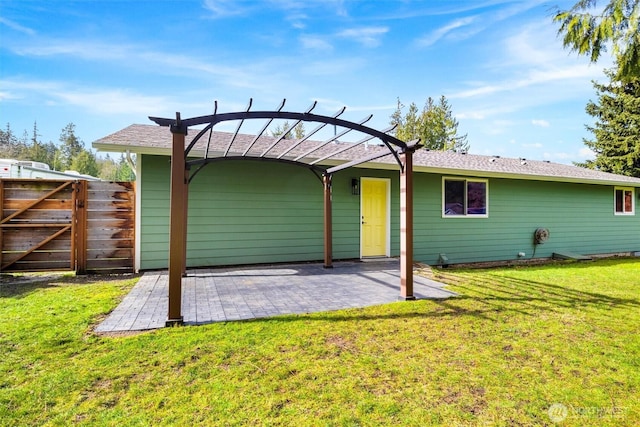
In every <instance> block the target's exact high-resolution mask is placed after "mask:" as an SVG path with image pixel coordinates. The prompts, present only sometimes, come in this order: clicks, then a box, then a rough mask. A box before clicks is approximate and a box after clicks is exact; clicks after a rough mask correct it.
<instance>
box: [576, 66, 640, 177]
mask: <svg viewBox="0 0 640 427" xmlns="http://www.w3.org/2000/svg"><path fill="white" fill-rule="evenodd" d="M605 73H606V74H607V76H608V77H609V79H610V81H609V83H607V84H599V83H597V82H594V83H593V85H594V87H595V88H596V91H597V92H598V101H597V103H596V102H593V101H589V103H588V104H587V107H586V111H587V113H588V114H589V115H590V116H592V117H594V118H595V119H596V122H595V124H594V125H593V126H587V129H588V130H589V131H590V132H592V133H593V135H594V137H595V139H593V140H588V139H584V143H585V145H586V146H587V147H589V148H590V149H591V150H592V151H593V152H594V153H595V154H596V158H595V159H594V160H589V161H587V162H586V163H584V164H582V165H581V166H586V167H589V168H592V169H598V170H601V171H604V172H612V173H617V174H621V175H628V176H635V177H640V78H628V77H627V78H625V79H624V80H621V78H620V77H619V73H617V72H615V70H608V71H606V72H605Z"/></svg>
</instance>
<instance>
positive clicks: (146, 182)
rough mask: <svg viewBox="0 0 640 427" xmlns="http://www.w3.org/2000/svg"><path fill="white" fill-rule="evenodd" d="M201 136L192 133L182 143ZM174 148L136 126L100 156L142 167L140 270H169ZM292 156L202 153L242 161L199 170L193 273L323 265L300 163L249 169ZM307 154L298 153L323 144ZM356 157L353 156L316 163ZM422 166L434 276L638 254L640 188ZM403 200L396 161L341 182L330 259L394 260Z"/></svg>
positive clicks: (441, 157)
mask: <svg viewBox="0 0 640 427" xmlns="http://www.w3.org/2000/svg"><path fill="white" fill-rule="evenodd" d="M196 133H197V130H192V129H190V130H189V134H188V135H187V143H189V141H190V140H191V139H192V138H193V137H194V135H195V134H196ZM171 141H172V135H171V133H170V132H169V130H168V129H167V128H165V127H160V126H155V125H131V126H129V127H127V128H125V129H122V130H120V131H118V132H115V133H114V134H112V135H109V136H106V137H104V138H101V139H99V140H97V141H95V142H94V143H93V147H94V148H95V149H97V150H100V151H110V152H127V151H128V152H133V153H136V154H137V165H136V168H137V171H136V176H137V195H136V197H137V200H136V206H137V208H136V212H137V219H136V233H137V235H136V263H137V269H138V270H147V269H158V268H167V265H168V247H169V206H170V205H169V195H170V155H171ZM206 141H208V142H210V144H209V148H207V147H206V146H205V143H206ZM252 144H255V146H253V145H252ZM274 144H277V147H275V148H273V145H274ZM288 144H291V140H283V141H281V142H277V141H276V140H275V139H274V138H272V137H268V136H260V137H259V138H256V137H255V136H254V135H246V134H237V135H235V136H234V135H233V134H231V133H226V132H215V131H213V132H211V134H210V135H209V136H208V137H207V136H205V137H204V138H201V140H200V141H198V143H197V144H195V146H194V147H193V150H192V151H191V153H190V155H193V156H195V157H198V156H205V155H206V156H207V158H212V157H216V156H220V155H221V153H223V152H224V153H225V154H234V153H237V154H238V155H237V156H234V155H229V156H227V158H225V159H224V160H225V161H219V162H213V163H210V164H207V165H206V167H203V168H202V169H192V170H191V181H190V184H189V199H188V231H187V266H189V267H197V266H198V267H200V266H218V265H233V264H254V263H275V262H295V261H317V260H321V259H322V257H323V185H322V182H321V180H319V176H317V175H315V174H314V173H312V172H310V170H309V169H305V168H301V167H299V165H295V164H293V163H282V162H279V163H275V162H264V161H259V160H260V158H258V159H253V160H251V159H247V158H244V157H240V155H241V154H242V153H246V152H247V151H248V150H249V149H251V150H263V149H264V150H268V149H270V148H273V149H274V150H280V151H279V153H280V156H284V157H285V158H286V156H285V155H286V154H287V153H288V150H290V149H291V148H292V147H291V146H288ZM305 144H306V145H305V146H303V147H302V149H304V148H305V147H311V148H313V147H314V145H313V144H317V142H312V141H306V142H305ZM331 144H333V146H332V147H331V150H332V152H339V151H340V149H339V147H340V146H341V145H344V146H345V149H346V148H348V145H349V144H350V143H346V142H332V143H331ZM317 147H320V146H319V145H318V146H317ZM336 148H338V149H336ZM364 150H368V151H370V152H371V154H375V153H376V150H377V151H381V152H383V151H384V150H386V148H385V147H383V146H379V145H375V144H371V145H368V146H365V148H364ZM205 153H206V154H205ZM323 153H324V151H323V149H322V148H320V149H318V150H317V151H315V152H313V154H312V155H313V156H315V158H316V160H319V159H322V157H323ZM371 157H372V158H373V157H374V156H371ZM353 158H354V157H353V155H351V154H349V151H344V153H343V154H340V155H339V156H337V157H335V156H334V157H332V158H331V159H327V160H325V161H321V162H318V163H319V164H320V163H322V162H324V163H325V164H330V165H336V164H340V163H345V162H348V161H350V160H353ZM413 162H414V163H413V171H414V175H413V185H414V217H413V224H414V233H413V236H414V242H413V245H414V259H415V260H416V261H421V262H425V263H427V264H432V265H435V264H449V263H450V264H455V263H470V262H490V261H510V260H518V259H531V258H548V257H551V256H552V255H553V254H554V253H567V252H568V253H577V254H583V255H595V254H613V253H616V254H617V253H633V252H635V251H640V215H637V214H636V211H635V208H636V201H637V198H638V197H639V196H640V191H639V189H640V179H637V178H631V177H626V176H620V175H614V174H609V173H604V172H599V171H594V170H589V169H584V168H580V167H575V166H569V165H563V164H557V163H551V162H546V161H533V160H529V159H526V160H525V159H511V158H502V157H498V156H479V155H472V154H465V153H454V152H434V151H427V150H418V151H416V152H415V154H414V155H413ZM399 191H400V184H399V172H398V164H397V163H396V162H395V160H394V158H393V156H391V155H387V156H386V157H382V158H380V159H377V160H372V161H369V162H366V163H363V164H360V165H358V166H356V167H353V168H349V169H345V170H342V171H339V172H336V173H335V174H334V176H333V181H332V211H333V215H332V216H333V258H334V259H354V258H355V259H357V258H367V257H395V256H398V255H399V247H400V243H399V240H400V223H399V221H400V220H399V218H400V207H399V206H400V205H399V202H398V200H399Z"/></svg>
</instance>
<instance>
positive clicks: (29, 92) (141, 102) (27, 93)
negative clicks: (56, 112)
mask: <svg viewBox="0 0 640 427" xmlns="http://www.w3.org/2000/svg"><path fill="white" fill-rule="evenodd" d="M0 85H1V86H2V87H5V88H9V89H10V90H12V91H14V92H16V93H20V94H21V96H20V98H21V99H26V98H33V99H37V100H38V102H42V103H44V104H46V105H49V106H58V105H65V106H76V107H81V108H82V109H83V110H84V111H89V112H92V113H95V114H108V115H116V114H120V115H128V114H133V115H148V114H152V113H154V112H157V113H161V112H163V111H162V110H160V111H159V109H161V108H164V107H163V106H166V105H172V106H174V105H175V104H176V103H175V102H173V101H169V100H168V99H167V98H165V97H160V96H150V95H144V94H141V93H137V92H134V91H131V90H126V89H117V88H116V89H105V88H99V87H94V88H91V87H86V86H82V87H79V86H73V85H69V84H67V83H64V82H57V81H39V80H0ZM14 98H17V97H14Z"/></svg>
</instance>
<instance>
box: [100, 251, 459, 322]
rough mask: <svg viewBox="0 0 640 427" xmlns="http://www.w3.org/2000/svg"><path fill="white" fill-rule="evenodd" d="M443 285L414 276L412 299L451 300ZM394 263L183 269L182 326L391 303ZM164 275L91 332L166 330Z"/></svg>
mask: <svg viewBox="0 0 640 427" xmlns="http://www.w3.org/2000/svg"><path fill="white" fill-rule="evenodd" d="M444 286H445V285H444V284H442V283H439V282H436V281H433V280H430V279H428V278H425V277H422V276H418V275H414V295H415V297H416V298H417V299H440V298H449V297H451V296H455V295H456V294H455V293H453V292H451V291H448V290H446V289H444ZM399 295H400V266H399V262H398V261H397V260H391V261H382V262H356V261H352V262H335V263H334V268H332V269H325V268H323V267H322V264H292V265H277V266H268V267H265V266H259V267H237V268H215V269H197V270H189V271H188V272H187V277H185V278H183V285H182V315H183V318H184V323H185V324H188V325H201V324H206V323H212V322H223V321H232V320H244V319H255V318H263V317H270V316H277V315H281V314H302V313H312V312H322V311H332V310H339V309H344V308H353V307H366V306H372V305H379V304H386V303H389V302H393V301H397V300H398V297H399ZM167 307H168V273H167V271H154V272H147V273H145V274H144V275H143V276H142V277H141V278H140V280H139V281H138V283H137V284H136V285H135V286H134V288H133V289H132V290H131V292H129V294H128V295H127V296H126V297H125V298H124V299H123V301H122V302H121V303H120V305H118V307H116V309H115V310H114V311H113V312H112V313H111V314H110V315H109V316H108V317H107V318H106V319H105V320H104V321H103V322H102V323H101V324H100V325H98V327H97V328H96V332H124V331H139V330H146V329H157V328H162V327H164V326H165V321H166V320H167Z"/></svg>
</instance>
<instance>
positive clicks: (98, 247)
mask: <svg viewBox="0 0 640 427" xmlns="http://www.w3.org/2000/svg"><path fill="white" fill-rule="evenodd" d="M0 214H1V215H0V216H1V218H2V219H1V220H0V249H1V250H0V271H2V272H19V271H53V270H71V271H76V272H77V273H78V274H85V273H125V272H132V271H133V269H134V253H135V249H134V248H135V186H134V183H131V182H103V181H86V180H71V181H58V180H43V179H0Z"/></svg>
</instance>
